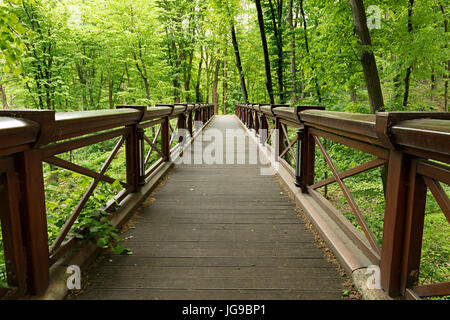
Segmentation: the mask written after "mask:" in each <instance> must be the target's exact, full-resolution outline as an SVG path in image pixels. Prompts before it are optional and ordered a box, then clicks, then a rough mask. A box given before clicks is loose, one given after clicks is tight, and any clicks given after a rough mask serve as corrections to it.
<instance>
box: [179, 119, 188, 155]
mask: <svg viewBox="0 0 450 320" xmlns="http://www.w3.org/2000/svg"><path fill="white" fill-rule="evenodd" d="M185 142H186V116H185V115H184V114H180V116H179V117H178V143H179V144H180V147H181V149H183V146H184V144H185ZM180 156H182V153H181V154H180Z"/></svg>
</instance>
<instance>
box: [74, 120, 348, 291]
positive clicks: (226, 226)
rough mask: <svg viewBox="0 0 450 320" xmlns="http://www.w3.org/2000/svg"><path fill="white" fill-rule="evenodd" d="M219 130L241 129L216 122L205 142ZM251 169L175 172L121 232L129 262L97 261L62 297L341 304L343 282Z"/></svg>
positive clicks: (267, 179) (273, 187)
mask: <svg viewBox="0 0 450 320" xmlns="http://www.w3.org/2000/svg"><path fill="white" fill-rule="evenodd" d="M227 128H228V129H240V130H242V129H241V127H240V125H239V123H238V122H237V120H236V118H235V117H234V116H224V117H220V116H218V117H215V118H214V120H213V121H212V123H211V125H210V126H209V127H208V129H207V130H206V132H205V134H206V135H208V134H209V133H211V132H212V131H211V129H218V130H220V131H222V132H224V131H225V130H226V129H227ZM242 131H243V130H242ZM243 135H244V133H243ZM247 141H248V139H247ZM247 143H249V142H247ZM224 146H225V143H224ZM247 148H248V145H247ZM230 156H233V157H234V156H235V155H234V153H226V152H225V157H224V160H225V159H226V157H230ZM260 167H261V166H260V165H250V164H248V163H247V164H242V165H211V166H210V165H179V166H176V167H175V168H174V169H173V170H172V172H171V174H170V176H169V178H168V180H167V181H166V182H165V184H164V185H163V186H162V187H160V188H159V189H158V190H157V191H156V192H155V193H154V194H153V195H152V198H154V199H152V201H149V202H148V204H147V205H146V206H145V207H144V208H143V209H142V210H141V211H140V212H139V213H138V215H137V216H136V217H135V218H134V220H135V225H134V228H132V229H130V230H128V231H127V232H125V233H124V234H123V237H124V238H126V239H127V240H126V241H124V245H125V246H126V247H127V248H129V249H130V250H131V251H132V252H133V254H132V255H114V254H106V255H105V257H104V259H103V260H102V261H101V262H99V263H98V264H97V265H96V266H94V267H93V268H92V269H91V270H90V271H89V275H88V277H87V278H86V277H85V278H83V279H82V283H83V285H84V291H83V293H82V294H80V295H78V296H72V297H71V298H76V299H147V300H152V299H160V300H161V299H183V300H189V299H193V300H197V299H198V300H200V299H201V300H204V299H213V300H231V299H283V300H288V299H341V298H342V292H343V290H344V287H343V285H342V283H343V281H344V279H343V278H342V277H341V276H340V274H339V272H338V270H337V269H336V267H335V266H334V265H333V264H331V263H329V262H328V261H327V258H326V257H325V252H324V250H323V249H320V248H318V247H317V246H316V244H315V241H314V236H313V234H312V233H311V232H310V231H309V230H308V229H307V228H306V226H305V225H304V223H303V221H302V220H301V219H300V218H299V217H297V214H296V212H295V204H293V203H292V201H291V200H290V199H289V197H287V195H286V194H285V193H284V192H283V190H282V188H281V186H280V184H279V182H278V180H277V179H276V178H275V177H274V176H263V175H261V174H260Z"/></svg>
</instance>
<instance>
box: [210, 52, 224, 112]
mask: <svg viewBox="0 0 450 320" xmlns="http://www.w3.org/2000/svg"><path fill="white" fill-rule="evenodd" d="M221 64H222V63H221V61H220V59H217V62H216V70H215V72H214V85H213V92H212V95H213V103H214V114H218V113H219V93H218V87H219V71H220V65H221Z"/></svg>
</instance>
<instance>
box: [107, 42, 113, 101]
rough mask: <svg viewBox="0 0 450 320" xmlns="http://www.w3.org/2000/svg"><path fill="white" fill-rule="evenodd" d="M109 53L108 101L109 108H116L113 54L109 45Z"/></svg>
mask: <svg viewBox="0 0 450 320" xmlns="http://www.w3.org/2000/svg"><path fill="white" fill-rule="evenodd" d="M107 53H108V101H109V108H110V109H114V101H113V80H112V75H111V55H110V49H109V47H108V49H107Z"/></svg>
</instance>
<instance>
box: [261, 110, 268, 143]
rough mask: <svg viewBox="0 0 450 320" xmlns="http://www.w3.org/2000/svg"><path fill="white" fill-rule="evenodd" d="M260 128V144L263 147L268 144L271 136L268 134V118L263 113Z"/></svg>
mask: <svg viewBox="0 0 450 320" xmlns="http://www.w3.org/2000/svg"><path fill="white" fill-rule="evenodd" d="M259 128H260V129H259V130H260V132H259V141H260V143H261V144H262V145H263V146H265V145H266V143H267V137H268V136H269V135H268V132H267V130H268V126H267V119H266V116H265V115H264V114H263V113H262V114H261V115H260V116H259Z"/></svg>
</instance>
